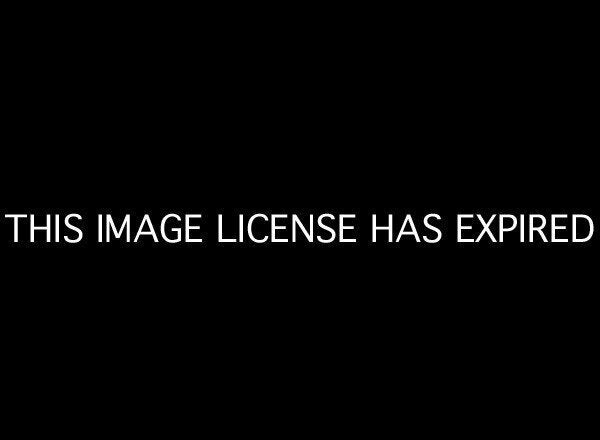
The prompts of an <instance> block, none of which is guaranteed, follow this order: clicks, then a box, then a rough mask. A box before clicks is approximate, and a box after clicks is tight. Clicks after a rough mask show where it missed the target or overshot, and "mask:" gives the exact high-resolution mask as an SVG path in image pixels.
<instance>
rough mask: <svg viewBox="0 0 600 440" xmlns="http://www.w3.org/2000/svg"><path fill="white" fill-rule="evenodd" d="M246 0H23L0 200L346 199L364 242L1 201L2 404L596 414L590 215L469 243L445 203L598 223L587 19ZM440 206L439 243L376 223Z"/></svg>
mask: <svg viewBox="0 0 600 440" xmlns="http://www.w3.org/2000/svg"><path fill="white" fill-rule="evenodd" d="M52 12H54V13H56V12H57V11H52ZM153 12H157V11H153ZM163 12H164V11H163ZM247 12H248V14H250V13H251V12H252V13H253V14H252V15H248V14H246V12H240V11H239V10H237V9H236V11H228V12H227V13H225V14H224V15H222V14H221V15H216V14H215V13H214V12H207V11H205V12H195V13H193V14H190V15H188V14H185V13H184V12H183V11H181V12H178V13H176V14H175V15H173V16H171V15H167V14H166V13H165V15H164V16H163V14H162V12H161V13H160V14H159V15H160V18H156V16H155V15H152V18H151V17H150V16H147V15H146V14H145V13H141V12H140V11H137V12H136V13H134V14H131V15H130V14H127V15H125V14H124V13H123V12H122V13H119V14H115V15H114V16H112V15H111V16H110V17H107V18H102V19H100V18H99V17H100V16H102V17H104V15H97V14H100V12H97V13H96V12H95V13H94V14H92V15H85V19H83V18H82V16H78V17H77V19H75V18H73V19H65V22H64V23H63V21H62V20H61V21H58V20H50V19H48V17H49V16H46V17H45V16H44V14H43V13H41V14H39V15H40V16H36V17H35V19H34V18H33V15H36V14H34V13H33V12H32V11H29V12H28V14H26V15H25V16H23V17H24V21H19V22H18V24H16V25H15V26H14V29H12V28H11V29H10V30H8V31H7V39H6V44H5V52H4V55H3V66H4V67H3V70H4V72H3V73H4V74H5V79H4V80H3V85H4V87H3V96H4V99H3V109H4V111H3V113H4V114H3V124H2V125H3V133H4V136H3V137H4V142H3V153H2V154H3V160H2V173H1V176H2V177H1V178H2V201H1V202H2V213H3V214H4V213H6V212H27V213H34V212H36V213H42V212H43V213H67V212H79V213H82V214H85V215H86V216H91V215H94V214H95V213H97V212H106V211H109V210H110V211H111V212H127V211H129V212H136V213H143V212H149V213H152V214H154V215H159V214H161V213H165V212H170V211H174V212H179V213H186V212H189V213H202V214H203V215H205V217H206V218H207V219H211V220H212V221H214V216H215V215H216V213H218V212H223V211H226V212H238V211H243V212H267V213H269V212H274V213H282V212H283V213H316V214H318V213H320V212H334V213H336V212H355V213H358V214H359V215H360V216H361V243H360V244H357V245H347V246H346V245H344V246H342V245H334V246H329V247H322V246H321V247H319V246H314V247H311V246H289V245H283V246H275V245H273V246H267V247H260V248H253V247H244V248H231V247H228V248H219V247H217V246H215V245H214V244H213V245H211V244H210V243H209V244H207V245H206V246H198V247H189V246H188V247H185V246H183V247H179V246H178V247H173V248H168V247H158V248H156V247H152V246H139V247H133V246H132V247H129V248H128V247H126V246H125V247H118V246H117V247H98V246H96V245H94V244H93V243H87V244H82V245H80V246H75V247H66V248H65V247H56V246H55V247H53V246H14V245H11V244H10V243H9V242H8V240H7V239H6V238H7V237H6V235H7V231H6V230H5V229H6V225H5V224H4V225H3V234H4V241H3V247H2V253H3V255H4V256H5V257H6V258H4V259H3V263H2V264H3V270H2V273H3V278H4V281H3V286H6V287H3V288H2V292H3V294H2V301H3V303H4V304H3V307H2V311H3V314H4V315H5V319H3V326H4V328H5V331H4V332H3V333H4V338H3V339H4V341H5V344H4V346H5V347H6V348H5V358H6V362H5V365H7V366H8V367H9V371H10V373H9V374H7V375H6V382H7V384H8V385H9V387H10V388H11V389H14V390H15V393H14V394H13V393H11V394H10V395H11V398H10V408H11V414H15V415H18V416H23V415H24V414H25V415H27V414H32V412H31V411H32V410H33V409H37V410H39V411H36V414H37V413H41V414H44V415H46V418H44V420H45V422H44V423H48V424H51V425H56V426H61V427H63V426H64V425H63V424H64V423H66V424H67V425H70V424H72V423H74V422H73V421H74V419H77V420H78V421H83V422H87V423H86V425H87V426H88V427H90V426H98V427H104V428H106V427H107V426H110V425H112V422H114V421H123V420H127V421H132V420H133V421H134V425H135V426H138V427H148V426H150V427H152V428H153V429H158V426H157V425H160V426H162V427H165V428H166V429H167V430H168V431H172V430H174V429H176V428H180V427H181V426H183V425H184V424H183V423H182V422H184V421H191V422H192V423H193V424H195V425H196V424H199V425H201V426H198V427H199V428H202V427H203V426H205V425H204V423H206V422H205V421H206V420H207V419H208V420H209V421H212V422H213V423H214V422H216V423H217V424H218V425H219V426H221V427H222V429H224V430H230V429H239V428H242V429H253V428H255V427H256V428H262V429H265V428H270V429H273V428H274V427H275V426H276V425H278V424H280V423H281V422H283V423H282V424H283V426H284V427H285V429H286V430H285V431H281V432H288V431H295V430H298V429H306V430H308V432H314V431H313V430H312V429H314V428H312V427H313V426H315V422H317V423H318V422H323V421H328V422H330V423H329V426H330V428H329V429H331V430H332V431H331V432H337V430H340V429H344V428H350V429H353V430H354V429H356V430H358V429H359V428H363V429H365V432H369V433H372V432H373V430H375V429H383V428H384V427H386V426H387V425H389V424H390V423H391V425H392V426H395V427H396V428H402V427H404V426H406V427H408V425H405V424H404V423H405V422H402V421H405V420H407V419H408V420H410V421H412V422H413V423H416V424H417V425H419V426H421V427H422V428H423V429H425V430H431V429H440V428H441V429H448V430H449V429H455V428H461V429H465V428H467V427H469V428H471V429H474V428H475V425H477V424H479V423H482V424H483V425H484V426H485V427H486V428H487V429H488V430H498V429H507V430H509V432H512V431H510V430H511V429H512V428H511V427H512V426H514V423H515V422H523V421H525V420H528V421H532V420H533V421H534V423H532V424H531V426H532V428H533V429H541V427H552V428H553V429H554V428H555V429H558V427H559V426H557V425H561V426H563V427H565V428H567V429H569V430H571V429H573V426H574V425H573V423H574V422H573V420H574V419H573V418H572V416H574V415H576V416H577V418H578V422H577V425H578V426H581V422H582V421H583V420H584V419H585V418H586V414H588V413H589V408H588V406H587V404H586V398H587V397H589V396H590V395H592V392H593V390H594V389H595V385H594V381H593V380H592V374H591V373H592V371H593V370H594V368H595V366H597V363H595V361H592V359H593V358H594V356H593V349H594V346H593V341H594V340H595V338H596V336H597V329H598V326H597V321H596V320H595V314H596V311H597V304H596V301H595V299H594V297H593V295H594V293H595V291H596V290H597V288H596V287H595V283H594V282H593V281H595V278H594V269H595V266H596V264H597V263H596V262H597V237H595V238H594V241H593V243H588V244H585V245H562V244H558V245H552V246H550V245H515V244H507V245H505V246H489V245H481V246H460V245H458V244H456V243H455V234H454V224H453V219H454V216H455V215H456V214H457V213H461V212H477V213H512V214H519V213H545V214H549V213H584V214H588V215H591V216H592V217H593V218H594V219H595V221H596V224H597V208H596V207H595V205H596V203H595V200H596V198H595V195H594V193H593V188H595V187H596V186H597V183H596V180H597V179H595V167H594V160H593V158H592V154H593V151H592V148H593V146H594V145H597V135H596V132H595V130H594V129H595V123H596V122H595V121H596V119H597V116H598V115H597V108H596V107H595V105H596V104H595V102H596V101H597V85H596V84H595V82H594V81H593V78H596V77H597V69H596V67H595V66H594V64H593V61H594V60H593V54H594V51H593V49H594V46H593V45H592V42H593V40H592V39H591V33H592V32H593V29H591V28H590V27H588V26H587V24H586V23H584V22H583V21H582V19H581V17H580V16H577V17H575V18H569V17H568V16H567V15H564V16H562V17H561V19H560V20H558V19H556V18H553V19H552V20H550V19H549V18H547V17H546V18H544V17H542V16H541V14H540V13H539V11H538V13H535V14H532V15H527V17H526V18H525V13H524V11H521V13H520V14H516V15H514V16H513V15H511V14H509V16H506V15H504V14H501V13H500V11H495V12H494V13H487V12H484V11H481V12H480V15H477V14H478V13H476V12H475V11H469V14H466V12H467V11H445V12H441V11H427V12H425V13H420V14H416V13H414V12H412V11H404V12H397V11H394V12H393V13H392V12H385V11H380V12H376V13H374V14H371V13H369V14H367V13H366V11H353V12H354V14H352V15H347V14H346V13H344V14H338V13H332V14H330V15H329V14H328V15H327V17H326V18H325V14H324V11H321V13H319V14H308V16H307V15H306V14H303V13H301V12H300V11H295V12H294V13H284V12H283V11H281V12H280V13H276V12H274V11H272V10H270V11H269V13H268V14H267V13H266V12H265V11H262V12H261V11H255V10H253V11H247ZM305 12H306V11H305ZM446 12H448V13H449V12H452V13H453V14H454V15H446ZM69 13H70V14H73V13H74V12H73V11H70V12H69ZM75 14H77V13H75ZM272 14H273V15H272ZM278 14H280V15H278ZM470 14H474V15H470ZM561 15H562V14H561ZM62 16H63V18H65V17H66V16H65V15H62ZM184 16H185V19H184ZM357 16H358V17H357ZM69 17H70V15H69ZM257 17H260V19H259V18H257ZM557 20H558V21H557ZM429 212H437V213H440V214H441V215H442V216H443V217H444V219H445V228H444V234H445V237H444V240H443V242H442V243H441V244H439V245H436V246H414V245H411V244H410V243H406V244H402V245H398V246H389V247H375V246H372V245H370V244H369V243H368V241H369V240H368V238H369V234H368V225H369V223H368V219H369V216H370V214H371V213H378V214H387V213H395V214H398V215H401V214H405V213H413V214H423V213H429ZM207 221H209V220H207ZM363 229H367V230H366V233H365V231H364V230H363ZM55 411H56V412H58V413H61V414H62V416H61V417H54V416H53V415H52V414H53V413H54V412H55ZM25 417H26V416H25ZM40 417H41V416H40ZM172 417H174V418H172ZM40 420H41V419H40ZM51 425H48V426H51ZM26 426H27V425H26ZM134 429H140V428H135V427H134Z"/></svg>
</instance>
